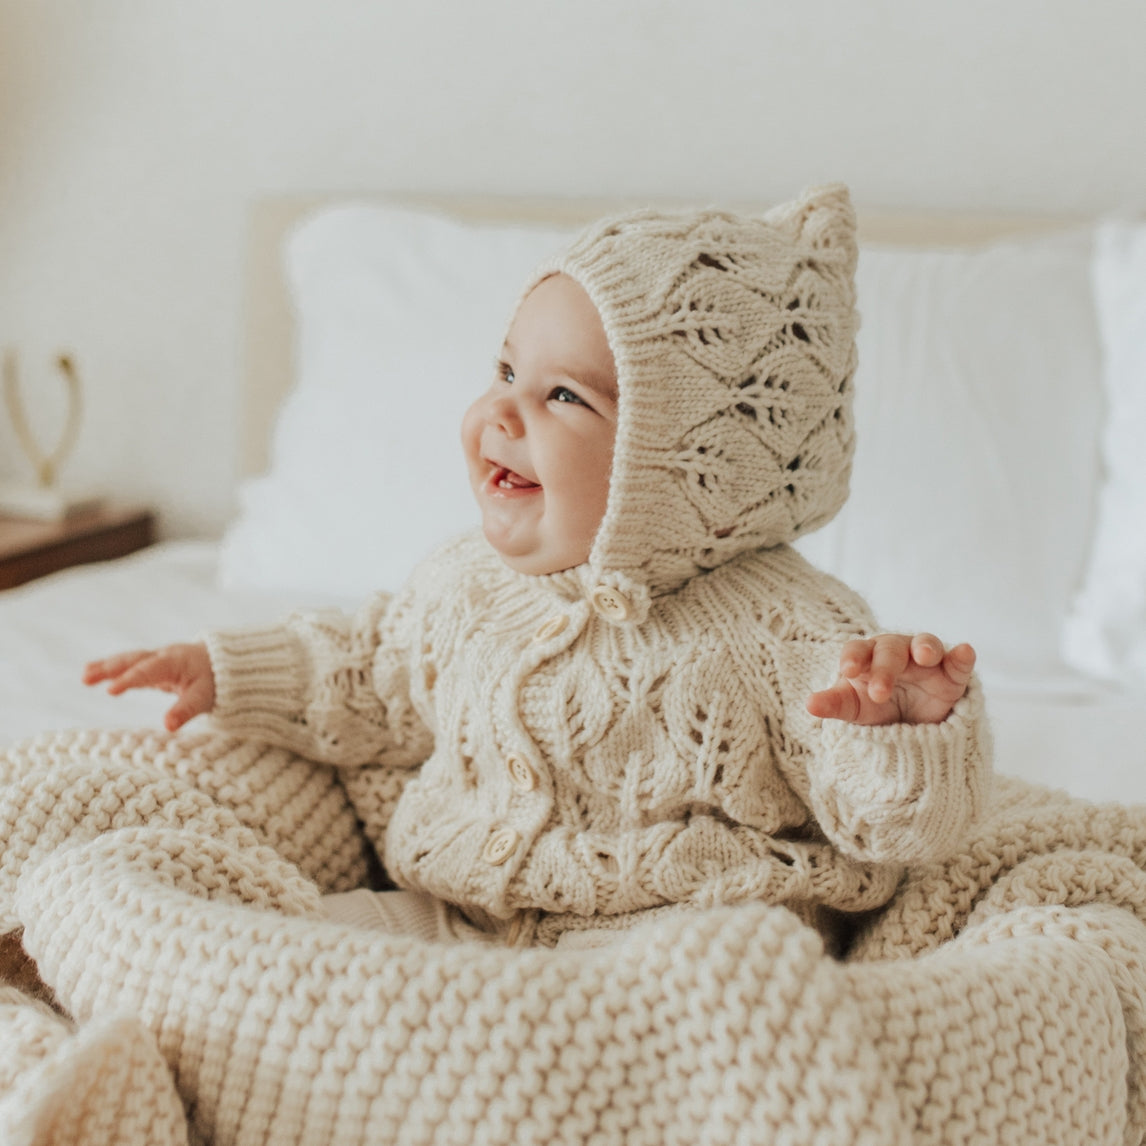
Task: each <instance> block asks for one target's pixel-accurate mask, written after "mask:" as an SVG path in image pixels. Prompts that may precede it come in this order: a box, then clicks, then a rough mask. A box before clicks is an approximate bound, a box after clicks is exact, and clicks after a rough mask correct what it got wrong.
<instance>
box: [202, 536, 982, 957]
mask: <svg viewBox="0 0 1146 1146" xmlns="http://www.w3.org/2000/svg"><path fill="white" fill-rule="evenodd" d="M597 588H599V587H596V586H594V584H593V582H592V579H591V577H590V576H589V575H588V573H587V571H586V570H585V569H583V568H581V569H572V570H569V571H567V572H565V573H560V574H555V575H552V576H548V577H530V576H527V575H523V574H518V573H515V572H513V571H512V570H510V569H509V568H507V567H506V566H505V565H504V563H503V562H502V561H501V559H500V558H499V557H498V555H497V554H496V553H495V552H494V551H493V550H492V549H491V548H490V547H489V546H488V544H487V543H486V542H485V541H484V539H483V538H481V536H480V535H472V536H467V537H464V538H462V539H460V540H459V541H457V542H455V543H453V544H450V545H448V546H446V547H445V548H444V549H443V550H442V551H441V552H440V553H438V554H437V555H435V556H434V557H433V558H432V559H430V560H429V561H427V562H426V563H424V564H423V565H422V566H421V567H420V568H419V570H418V571H417V572H416V573H415V574H414V576H413V577H412V579H411V581H410V584H409V586H408V587H407V588H406V589H405V590H404V591H403V592H402V593H400V594H398V595H397V596H395V597H393V598H388V597H386V596H379V597H377V598H375V599H374V600H372V601H371V602H370V603H369V604H368V605H367V606H366V607H365V608H364V609H363V610H362V611H361V612H360V613H359V615H358V616H357V617H356V618H355V619H354V620H353V621H352V622H351V621H350V620H348V619H346V618H344V617H342V616H339V615H335V614H331V613H323V614H318V615H314V614H309V615H308V614H297V615H295V616H294V617H292V618H291V619H290V620H288V621H287V622H286V623H285V624H283V625H280V626H275V627H271V628H262V629H256V630H245V631H240V632H228V633H216V634H213V635H212V636H211V637H210V640H209V648H210V651H211V657H212V664H213V667H214V670H215V679H216V690H217V699H216V708H215V720H216V722H217V723H218V724H219V725H220V726H221V727H222V728H223V729H224V730H226V731H227V732H230V733H234V734H238V735H242V736H246V737H251V738H253V739H258V740H263V741H265V742H267V743H270V744H277V745H280V746H282V747H284V748H287V749H290V750H291V751H293V752H297V753H300V754H302V755H304V756H307V757H310V758H312V759H315V760H318V761H321V762H324V763H328V764H333V765H338V766H341V767H344V768H348V769H351V770H352V772H351V773H350V774H349V775H348V777H347V787H348V790H349V791H350V793H351V796H352V798H353V799H354V800H355V803H356V806H357V807H358V809H359V814H360V816H361V818H362V820H363V821H364V823H365V824H366V829H367V831H368V833H369V834H370V837H371V839H372V842H373V843H374V845H375V847H376V848H377V849H378V852H379V854H380V855H384V857H385V866H386V870H387V872H388V873H389V875H390V876H391V877H392V878H393V880H394V881H395V882H396V883H397V884H398V885H400V886H403V887H407V888H411V889H416V890H422V891H427V892H430V893H431V894H433V895H435V896H438V897H439V898H441V899H444V900H447V901H448V902H450V903H453V904H457V905H460V906H461V907H462V908H463V909H465V910H466V911H467V913H468V914H469V915H470V916H471V918H476V919H479V920H481V921H483V922H485V923H487V924H488V926H490V927H491V928H494V929H496V930H498V931H500V932H502V933H504V934H505V935H507V936H508V937H509V939H510V941H512V942H519V943H528V942H534V941H536V942H544V943H552V942H554V941H555V939H556V936H558V935H559V934H560V933H561V932H562V931H563V930H565V929H567V928H569V927H576V928H584V927H590V926H591V927H595V928H600V927H613V926H622V925H627V924H629V923H632V922H633V921H634V920H635V919H636V918H637V917H638V914H639V913H641V912H643V911H645V910H647V909H651V908H661V907H665V906H668V905H675V904H688V905H692V906H711V905H715V904H720V903H739V902H743V901H746V900H761V901H763V902H768V903H783V904H787V905H789V906H792V907H795V908H797V909H798V910H802V909H806V908H807V907H808V906H809V905H821V906H827V907H832V908H837V909H842V910H847V911H863V910H869V909H871V908H873V907H876V906H878V905H879V904H881V903H883V902H885V901H886V900H887V899H888V898H889V897H890V895H891V894H892V891H893V890H894V888H895V886H896V884H897V883H898V880H899V877H900V874H901V871H902V865H903V864H905V863H909V862H918V861H927V860H935V859H942V858H944V857H945V856H947V855H949V854H950V853H951V852H952V851H954V849H955V847H956V846H957V845H958V843H959V841H960V840H961V838H962V837H963V836H964V835H965V833H966V830H967V827H968V824H969V823H970V822H971V820H972V819H973V818H974V816H975V815H976V814H977V813H978V812H979V810H980V809H981V808H982V806H983V802H984V798H985V795H986V792H987V790H988V786H989V777H990V772H989V758H988V743H987V739H988V738H987V734H986V731H985V724H984V722H983V720H982V718H981V707H982V705H981V699H980V692H979V688H978V685H977V683H975V684H973V685H972V687H971V689H970V691H969V693H968V695H966V696H965V697H964V698H963V699H962V700H960V701H959V702H958V704H957V705H956V706H955V709H954V710H953V711H952V713H951V714H950V715H949V717H948V718H947V719H946V720H945V721H944V722H942V723H941V724H920V725H906V724H893V725H886V726H880V727H861V726H855V725H851V724H846V723H843V722H840V721H826V722H825V721H820V720H817V719H815V718H813V717H811V716H810V715H809V714H808V713H807V711H806V708H805V701H806V699H807V697H808V695H809V694H810V693H811V692H812V691H813V690H814V689H816V688H822V687H826V686H827V685H828V684H830V683H831V682H832V681H833V680H834V679H835V675H836V672H837V666H838V661H839V654H840V649H841V647H842V645H843V643H844V642H845V641H846V640H848V639H849V638H852V637H858V636H863V635H866V634H868V633H870V632H872V631H873V628H874V623H873V621H872V618H871V616H870V614H869V612H868V610H867V608H866V607H865V606H864V604H863V602H862V601H861V600H860V598H859V597H858V596H857V595H856V594H855V593H853V592H851V591H850V590H848V589H847V588H846V587H845V586H843V585H842V584H840V583H839V582H838V581H836V580H834V579H833V578H831V577H828V576H826V575H825V574H823V573H821V572H819V571H818V570H816V569H814V568H812V567H811V566H810V565H809V564H808V563H807V562H806V561H804V560H803V558H801V557H800V556H799V555H798V554H797V553H796V552H795V551H794V550H792V549H791V548H789V547H787V546H778V547H774V548H772V549H769V550H763V551H757V552H752V553H747V554H743V555H741V556H740V557H738V558H737V559H735V560H733V561H731V562H728V563H726V564H724V565H722V566H720V567H719V568H717V569H714V570H712V571H710V572H707V573H706V574H703V575H700V576H697V577H695V578H693V579H692V580H690V581H689V582H688V583H687V584H686V585H685V586H684V587H682V588H681V589H679V590H678V591H676V592H675V593H671V594H665V595H661V596H659V597H656V598H654V599H652V600H651V601H649V602H645V603H644V604H643V605H642V606H640V607H639V608H638V607H637V606H635V605H631V604H630V602H629V600H628V599H627V598H626V597H624V596H622V592H621V590H620V589H612V588H610V589H609V590H608V591H607V593H605V594H601V593H600V592H597V593H596V595H594V592H595V589H597ZM621 601H624V602H625V604H624V605H623V606H622V605H621V604H620V602H621ZM366 765H370V766H373V767H369V768H364V767H363V766H366Z"/></svg>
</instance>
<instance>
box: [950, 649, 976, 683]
mask: <svg viewBox="0 0 1146 1146" xmlns="http://www.w3.org/2000/svg"><path fill="white" fill-rule="evenodd" d="M974 671H975V650H974V649H973V648H972V647H971V646H970V645H969V644H967V643H966V642H964V643H963V644H961V645H956V646H955V647H954V648H953V649H951V651H950V652H948V654H947V655H946V656H945V657H944V658H943V672H944V673H945V674H946V676H947V679H948V680H949V681H951V683H952V684H955V685H958V686H959V687H960V688H966V686H967V682H968V681H969V680H970V679H971V673H972V672H974Z"/></svg>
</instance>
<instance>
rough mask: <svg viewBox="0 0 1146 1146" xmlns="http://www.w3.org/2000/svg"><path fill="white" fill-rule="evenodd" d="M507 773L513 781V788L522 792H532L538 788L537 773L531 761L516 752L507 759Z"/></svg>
mask: <svg viewBox="0 0 1146 1146" xmlns="http://www.w3.org/2000/svg"><path fill="white" fill-rule="evenodd" d="M505 767H506V771H507V772H509V778H510V780H512V781H513V786H514V787H515V788H517V789H518V791H520V792H532V791H533V789H534V788H536V787H537V773H536V772H534V770H533V769H532V768H531V767H530V765H529V761H528V760H526V759H525V758H524V757H523V756H518V755H517V753H516V752H514V753H511V754H510V755H509V756H507V757H506V758H505Z"/></svg>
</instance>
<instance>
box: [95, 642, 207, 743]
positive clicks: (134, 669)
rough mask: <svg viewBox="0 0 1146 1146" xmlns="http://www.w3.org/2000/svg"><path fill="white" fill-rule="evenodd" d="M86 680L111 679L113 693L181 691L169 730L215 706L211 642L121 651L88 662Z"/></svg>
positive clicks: (167, 720)
mask: <svg viewBox="0 0 1146 1146" xmlns="http://www.w3.org/2000/svg"><path fill="white" fill-rule="evenodd" d="M83 680H84V684H99V683H100V682H101V681H105V680H106V681H110V682H111V683H110V684H109V685H108V686H107V691H108V692H109V693H110V694H111V695H112V696H118V695H119V694H120V693H121V692H127V690H128V689H129V688H158V689H162V690H163V691H164V692H174V693H177V694H178V696H179V699H178V700H177V701H176V702H175V703H174V704H173V705H172V706H171V707H170V708H169V709H168V710H167V715H166V716H165V717H164V718H163V723H164V725H165V727H166V728H167V731H168V732H174V731H175V730H176V729H177V728H182V726H183V725H184V724H186V723H187V721H189V720H190V719H191V718H192V717H195V716H199V715H200V714H201V713H204V712H210V711H211V709H212V708H214V707H215V673H214V672H213V670H212V669H211V657H210V654H209V653H208V652H207V646H206V645H204V644H197V645H168V646H167V647H166V648H165V649H152V650H141V651H139V652H134V653H119V654H118V655H117V656H114V657H108V658H107V660H102V661H92V662H91V663H90V664H88V665H85V666H84V677H83Z"/></svg>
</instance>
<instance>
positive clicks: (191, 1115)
mask: <svg viewBox="0 0 1146 1146" xmlns="http://www.w3.org/2000/svg"><path fill="white" fill-rule="evenodd" d="M141 748H142V741H141V739H140V738H139V737H138V736H137V735H135V734H123V735H117V734H104V735H101V736H99V737H92V736H82V735H72V734H61V735H58V736H56V737H49V738H42V739H40V740H38V741H36V742H33V743H31V744H25V745H21V746H17V747H15V748H13V749H10V750H9V751H7V752H6V753H0V832H2V833H3V838H4V839H5V841H6V847H5V849H4V851H3V855H2V858H0V909H2V910H3V913H4V915H5V917H7V918H10V919H13V920H17V921H19V922H20V923H22V924H23V925H24V926H25V929H26V930H25V933H24V942H25V945H26V946H27V949H28V950H29V952H30V953H31V954H32V955H33V957H34V958H35V959H36V961H37V963H38V965H39V967H40V970H41V974H42V975H43V977H44V979H45V980H46V982H47V983H48V984H49V985H50V986H51V987H52V989H53V991H54V992H55V995H56V997H57V998H58V999H59V1000H60V1002H61V1004H62V1005H63V1006H64V1007H65V1008H66V1009H67V1011H68V1013H69V1014H70V1016H71V1020H64V1019H61V1018H59V1017H58V1016H55V1015H53V1014H51V1013H50V1012H48V1011H47V1010H46V1009H45V1008H44V1007H43V1006H42V1004H39V1003H36V1002H33V1001H32V1000H30V999H28V998H27V997H22V996H19V995H18V994H17V993H15V992H7V993H4V994H3V995H2V996H0V1035H2V1037H0V1087H2V1097H0V1114H2V1115H3V1118H4V1121H3V1123H2V1125H3V1128H4V1130H5V1131H6V1132H10V1135H9V1138H8V1139H6V1140H11V1141H13V1142H19V1143H28V1144H29V1146H45V1144H49V1143H50V1144H55V1143H60V1144H61V1146H62V1144H63V1143H65V1142H66V1143H68V1144H69V1146H96V1144H100V1146H103V1144H105V1143H108V1142H116V1143H122V1144H124V1146H136V1144H138V1146H168V1144H175V1143H183V1142H188V1141H189V1142H198V1143H214V1144H220V1146H222V1144H227V1146H296V1144H298V1146H302V1144H306V1146H319V1144H322V1146H379V1144H383V1146H385V1144H389V1143H393V1144H397V1146H418V1144H430V1143H434V1144H436V1143H447V1142H450V1143H453V1142H456V1143H459V1144H463V1143H465V1144H468V1143H473V1142H481V1143H483V1144H488V1146H529V1144H537V1146H542V1144H545V1146H560V1144H568V1146H581V1144H583V1143H585V1142H599V1143H604V1144H606V1146H613V1144H615V1146H622V1144H624V1146H685V1144H687V1146H695V1144H697V1143H701V1144H718V1143H726V1142H732V1141H735V1142H743V1143H747V1144H749V1146H751V1144H754V1143H759V1144H761V1146H764V1144H767V1146H771V1144H773V1143H776V1142H789V1143H793V1144H795V1146H813V1144H814V1146H867V1144H870V1146H897V1144H898V1146H908V1144H911V1146H940V1144H943V1146H982V1144H984V1143H1015V1144H1027V1143H1033V1142H1038V1143H1039V1144H1040V1146H1043V1144H1047V1146H1059V1144H1061V1146H1077V1144H1078V1143H1080V1142H1086V1143H1088V1144H1090V1143H1095V1144H1098V1146H1115V1144H1122V1143H1127V1142H1132V1143H1136V1142H1141V1141H1142V1140H1143V1137H1144V1135H1146V1103H1144V1096H1146V1086H1144V1083H1146V1057H1144V1053H1146V1008H1144V1006H1143V1000H1144V999H1146V926H1144V922H1143V921H1144V920H1146V871H1144V870H1143V868H1144V867H1146V809H1138V808H1122V807H1117V806H1106V807H1096V806H1092V805H1087V804H1084V803H1083V802H1081V801H1077V800H1072V799H1070V798H1068V797H1066V796H1065V795H1063V794H1061V793H1052V792H1045V791H1042V790H1039V789H1036V788H1033V787H1028V786H1026V785H1020V784H1018V783H1017V782H1013V781H1005V780H1004V781H1000V782H999V783H998V785H997V791H996V796H995V800H994V802H993V806H992V807H991V809H990V810H989V812H988V814H987V815H985V816H984V817H983V818H982V819H980V820H979V821H978V822H977V823H976V824H975V825H974V826H973V827H972V830H971V834H970V836H969V837H968V838H967V839H966V840H965V841H964V843H963V845H962V847H961V848H960V849H959V851H958V852H957V853H956V854H955V855H954V856H953V857H951V858H949V859H947V860H945V861H944V862H942V863H935V864H928V865H913V866H910V867H909V868H908V869H907V877H906V879H905V880H904V882H903V884H902V886H901V888H900V890H899V891H898V892H897V894H896V895H895V897H894V898H893V899H892V900H891V902H890V903H889V904H888V905H887V906H886V907H884V908H883V909H882V910H881V911H879V912H875V913H873V914H872V915H871V917H870V918H868V919H867V922H866V924H865V927H864V929H863V931H862V933H861V935H860V936H859V938H858V939H857V942H856V946H855V950H854V954H853V956H852V958H851V960H850V961H848V962H843V963H840V962H837V961H836V960H834V959H831V958H829V957H828V956H826V955H825V954H824V950H823V945H822V942H821V940H820V939H819V937H818V936H817V935H816V933H815V932H814V931H813V930H812V929H810V928H808V927H806V926H805V925H803V924H802V923H801V922H800V921H799V920H798V919H797V918H796V917H795V916H794V915H793V914H792V913H790V912H789V911H787V910H786V909H784V908H778V907H770V906H767V905H765V904H761V903H750V904H745V905H742V906H740V907H717V908H710V909H706V910H699V911H693V910H684V909H677V910H676V911H674V912H672V913H669V914H664V915H659V916H655V917H653V918H652V919H651V921H650V922H648V923H647V924H645V925H643V926H640V927H636V928H632V929H630V930H628V931H625V932H622V933H620V934H619V935H617V936H616V937H614V938H613V940H612V942H611V943H610V944H609V945H608V946H605V947H603V948H598V949H594V950H576V951H564V950H561V949H560V948H558V949H556V950H551V949H548V948H544V947H532V948H529V949H526V950H514V949H512V948H510V947H506V946H504V945H500V944H495V943H483V942H471V943H450V944H438V943H426V942H424V941H421V940H417V939H412V938H410V937H406V936H399V935H387V934H383V933H379V932H377V931H359V930H355V929H354V928H351V927H347V926H343V925H339V924H336V923H332V922H329V921H327V920H326V919H325V918H324V916H323V913H322V911H321V907H320V904H321V900H320V891H321V890H322V889H321V888H320V886H319V885H318V884H316V883H314V882H312V881H311V880H309V879H307V878H305V877H303V876H302V875H301V873H300V872H299V870H298V868H297V867H296V866H295V865H294V864H292V863H290V862H288V861H287V860H285V859H284V858H283V857H282V855H281V854H280V853H279V851H278V850H276V849H277V848H280V847H285V846H286V845H287V841H286V839H285V837H284V836H283V835H282V834H281V833H282V832H283V831H284V830H285V831H287V832H289V831H291V830H293V827H292V825H293V826H295V827H297V826H298V821H297V819H296V817H295V815H294V812H293V810H292V808H291V802H290V792H289V791H288V790H287V789H283V788H275V787H274V786H271V787H267V786H265V784H264V777H263V774H262V771H261V767H260V757H258V756H257V755H255V754H252V753H251V752H250V751H249V750H248V748H247V747H246V746H245V745H242V744H239V743H236V742H235V741H228V740H224V739H222V738H211V737H202V736H200V737H194V736H186V735H184V736H178V737H166V736H159V737H156V738H155V739H154V741H153V742H152V743H151V744H150V745H149V748H150V749H158V751H157V752H156V753H155V758H156V759H158V760H160V761H161V762H162V764H161V766H160V767H158V768H156V767H154V766H150V765H144V764H142V763H141V762H140V761H139V759H138V755H139V753H140V751H141ZM149 755H150V753H149ZM280 762H281V763H283V764H284V765H285V766H286V767H287V768H288V769H289V770H290V771H292V772H293V773H294V774H295V775H296V776H301V775H303V774H304V773H310V774H312V775H313V777H314V784H315V786H316V788H319V789H322V788H323V786H324V785H325V784H326V783H327V781H328V780H329V776H330V771H329V769H326V768H323V767H322V766H320V765H316V764H313V763H310V762H308V761H305V760H302V759H300V758H295V757H286V758H283V757H280ZM200 781H202V784H203V787H199V786H198V785H199V782H200ZM337 791H338V789H337V787H335V788H334V789H331V792H332V793H333V794H332V795H331V796H330V797H329V798H328V804H329V806H330V807H331V808H332V809H333V808H334V806H335V805H338V808H337V811H338V814H337V815H336V816H335V817H334V819H333V820H332V821H331V823H332V824H333V825H335V827H334V828H333V829H332V830H331V832H330V833H329V836H330V839H331V841H332V843H331V846H330V847H329V848H328V849H326V850H327V856H328V857H333V856H334V855H336V854H339V853H340V852H341V851H342V849H341V847H340V845H338V844H337V842H336V841H337V840H338V838H339V837H341V835H342V825H347V826H349V825H352V824H353V811H352V807H351V805H350V801H349V799H348V798H347V797H345V796H343V797H342V799H341V803H340V804H339V801H338V800H337V799H335V798H334V796H335V795H336V794H337ZM208 792H210V793H211V794H210V795H209V794H208ZM232 793H233V794H238V795H240V796H241V799H240V800H239V806H240V808H241V813H240V812H237V811H235V810H233V809H231V808H228V807H226V806H224V805H223V804H222V803H220V800H221V799H222V798H223V797H224V796H225V795H226V794H232ZM280 801H281V802H280ZM319 866H320V870H321V871H322V872H323V873H325V876H326V877H327V878H328V879H332V881H333V882H334V883H336V884H341V883H343V882H344V876H345V873H344V872H340V871H339V869H340V868H341V867H342V864H340V863H339V862H337V861H335V860H334V859H332V858H328V859H326V860H324V861H323V862H322V863H321V864H320V865H319ZM352 866H353V865H352ZM327 886H330V884H329V883H328V885H327ZM162 1064H166V1065H165V1067H164V1068H163V1069H160V1067H161V1066H162ZM173 1092H177V1094H178V1096H179V1098H181V1099H182V1107H183V1110H184V1111H185V1121H183V1116H181V1115H179V1112H178V1111H176V1110H175V1107H174V1101H175V1099H174V1093H173ZM173 1113H174V1115H175V1116H174V1117H173Z"/></svg>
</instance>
